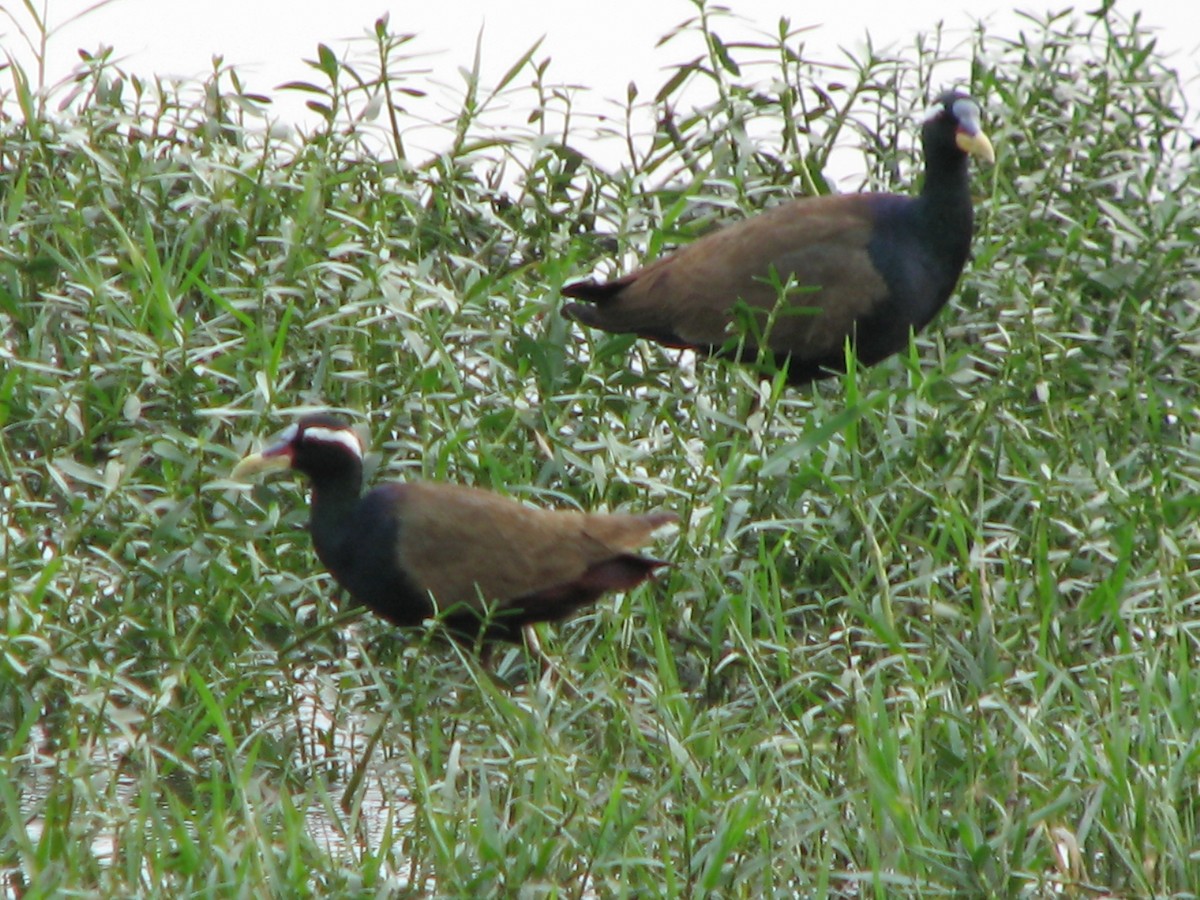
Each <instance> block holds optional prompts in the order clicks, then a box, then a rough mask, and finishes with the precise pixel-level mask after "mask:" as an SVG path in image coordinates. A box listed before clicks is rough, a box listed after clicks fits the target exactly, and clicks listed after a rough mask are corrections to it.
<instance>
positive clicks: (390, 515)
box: [233, 413, 676, 642]
mask: <svg viewBox="0 0 1200 900" xmlns="http://www.w3.org/2000/svg"><path fill="white" fill-rule="evenodd" d="M274 469H295V470H297V471H299V472H302V473H304V474H305V475H307V476H308V477H309V478H310V479H311V481H312V503H311V513H312V518H311V520H310V522H309V530H310V531H311V533H312V539H313V546H314V547H315V548H316V551H317V556H318V557H319V558H320V560H321V562H322V563H323V564H324V565H325V567H326V568H327V569H328V570H329V572H330V573H331V574H332V575H333V577H334V579H335V580H336V581H337V582H338V584H340V585H341V586H342V587H343V588H344V589H345V590H346V591H347V592H348V593H349V594H350V596H351V597H353V598H354V599H355V600H356V601H358V602H359V603H361V604H363V605H364V606H367V607H369V608H370V609H372V610H373V611H374V612H376V613H378V614H379V615H380V616H382V617H383V618H385V619H387V620H389V621H391V622H394V623H395V624H397V625H404V626H411V625H418V624H420V623H421V622H423V621H424V620H426V619H428V618H430V617H432V616H434V615H435V613H439V614H440V617H441V620H442V622H443V623H444V624H445V625H446V627H447V628H448V629H449V631H450V632H451V633H452V634H453V635H454V636H455V637H457V638H459V639H461V640H467V641H470V640H473V639H474V638H475V637H477V636H479V635H480V632H481V630H482V632H483V634H482V636H483V638H484V640H507V641H513V642H516V641H519V640H520V639H521V631H522V628H523V627H524V626H525V625H527V624H530V623H533V622H543V621H553V620H557V619H562V618H565V617H566V616H569V615H570V614H571V613H573V612H575V611H576V610H578V609H579V608H580V607H582V606H585V605H587V604H589V603H592V602H593V601H595V600H596V599H598V598H599V597H600V595H601V594H603V593H604V592H606V591H619V590H627V589H629V588H632V587H634V586H635V585H637V584H639V583H641V582H642V581H644V580H646V579H647V578H649V577H650V575H651V574H652V573H653V572H654V570H655V569H657V568H658V567H660V566H663V565H665V563H663V562H661V561H659V560H656V559H650V558H647V557H644V556H639V555H637V554H635V553H634V552H633V551H634V550H635V549H636V548H638V547H640V546H641V545H642V544H644V543H646V542H647V540H648V539H649V538H650V535H651V533H652V532H654V531H655V530H656V529H657V528H659V527H661V526H663V525H666V524H667V523H669V522H673V521H675V519H676V516H675V515H674V513H670V512H655V513H648V514H645V515H603V514H589V513H582V512H574V511H550V510H544V509H535V508H532V507H529V506H525V505H524V504H522V503H518V502H516V501H514V500H509V499H506V498H504V497H501V496H500V495H498V494H494V493H491V492H489V491H485V490H479V489H476V488H471V487H463V486H460V485H452V484H434V483H428V482H408V483H403V484H397V483H391V484H382V485H379V486H378V487H375V488H373V489H372V490H370V491H368V492H367V493H366V494H364V493H362V477H363V447H362V444H361V443H360V441H359V439H358V436H357V435H356V434H355V433H354V431H353V430H351V429H350V427H349V426H348V425H347V424H346V423H345V422H344V421H343V420H342V419H340V418H338V417H336V416H333V415H329V414H324V413H323V414H318V415H310V416H306V417H304V418H302V419H300V420H299V421H298V422H296V423H295V424H293V425H291V426H290V427H289V428H287V429H286V430H285V431H284V432H283V433H282V434H281V435H280V436H279V438H278V440H277V441H276V442H275V443H273V444H272V445H271V446H270V447H268V448H267V449H266V450H263V451H262V452H261V453H255V454H253V455H251V456H247V457H246V458H245V459H243V460H242V461H241V462H240V463H238V464H237V466H236V467H235V468H234V470H233V477H234V478H239V479H244V478H247V477H248V476H251V475H253V474H255V473H258V472H263V471H267V470H274Z"/></svg>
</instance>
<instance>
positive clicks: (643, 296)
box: [564, 195, 887, 357]
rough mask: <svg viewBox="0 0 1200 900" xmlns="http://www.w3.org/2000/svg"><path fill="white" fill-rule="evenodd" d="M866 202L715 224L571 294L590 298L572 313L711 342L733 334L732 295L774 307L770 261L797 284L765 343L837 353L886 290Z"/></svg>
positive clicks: (846, 200)
mask: <svg viewBox="0 0 1200 900" xmlns="http://www.w3.org/2000/svg"><path fill="white" fill-rule="evenodd" d="M870 202H871V200H870V198H868V197H865V196H863V195H843V196H832V197H816V198H807V199H802V200H795V201H792V202H791V203H786V204H783V205H781V206H777V207H775V208H773V209H770V210H768V211H766V212H764V213H761V214H759V215H757V216H754V217H752V218H749V219H746V220H745V221H742V222H738V223H736V224H734V225H730V226H728V227H726V228H722V229H720V230H719V231H716V232H713V233H712V234H709V235H706V236H705V237H703V238H701V239H700V240H698V241H696V242H694V243H692V244H689V245H687V246H686V247H684V248H682V249H681V250H678V251H677V252H675V253H673V254H671V255H670V256H666V257H663V258H662V259H659V260H657V261H655V262H653V263H651V264H650V265H648V266H646V267H645V268H643V269H640V270H638V271H636V272H633V273H630V274H629V275H626V276H625V277H623V278H621V279H618V280H617V281H616V282H613V283H612V284H611V285H605V286H598V287H599V290H598V291H596V292H595V293H594V294H593V295H592V296H591V297H589V296H588V292H587V291H584V292H580V293H577V294H576V295H577V296H581V297H583V298H584V299H596V300H597V301H598V306H597V307H595V308H594V309H590V310H588V313H587V315H586V316H580V318H581V320H582V321H584V322H585V323H586V324H590V325H595V326H596V327H599V328H602V329H605V330H608V331H617V332H634V333H637V334H642V335H644V336H647V337H651V338H660V339H661V337H662V336H671V337H673V338H674V342H676V343H679V344H683V345H688V346H696V347H719V346H721V345H723V344H725V343H726V342H727V341H728V340H730V338H731V337H733V332H731V330H730V326H731V323H732V322H733V321H734V317H733V314H732V310H733V308H734V306H735V305H736V304H737V302H738V301H739V300H740V301H741V302H742V303H744V304H746V305H748V306H750V307H753V308H756V309H760V310H767V311H769V310H771V309H773V308H774V307H775V306H776V302H777V299H778V294H777V291H776V289H775V288H774V287H773V285H772V284H771V282H770V272H771V268H772V267H774V269H775V272H776V273H777V275H778V278H779V281H780V283H786V282H787V280H788V279H789V278H793V279H794V280H795V282H796V284H797V286H798V287H799V290H797V291H796V293H794V294H793V295H791V297H790V298H789V307H790V311H789V310H783V311H781V312H782V313H783V314H779V313H777V314H776V318H775V321H774V323H773V324H772V326H771V331H770V335H769V340H768V345H769V347H770V348H771V349H772V350H773V351H775V352H776V353H780V354H785V353H794V354H797V355H798V356H800V357H822V356H826V355H828V354H831V353H837V352H839V351H840V349H841V345H842V342H843V340H844V339H845V337H846V336H847V335H848V334H850V333H851V330H852V328H853V325H854V322H855V321H857V320H858V319H860V318H862V317H863V316H865V315H867V314H868V313H869V312H870V311H871V310H872V309H873V308H874V307H875V306H876V305H877V304H878V303H880V302H881V301H882V300H884V299H885V298H886V297H887V286H886V284H885V283H884V281H883V278H882V277H881V276H880V274H879V273H878V272H877V271H876V270H875V268H874V266H873V265H872V264H871V259H870V256H869V255H868V252H867V245H868V243H869V241H870V239H871V229H872V217H871V213H870V209H869V205H868V204H869V203H870ZM601 292H602V293H601ZM564 293H568V294H570V293H571V291H570V289H567V290H564ZM605 295H606V296H605ZM664 342H666V343H671V342H672V341H671V340H670V339H668V340H666V341H664Z"/></svg>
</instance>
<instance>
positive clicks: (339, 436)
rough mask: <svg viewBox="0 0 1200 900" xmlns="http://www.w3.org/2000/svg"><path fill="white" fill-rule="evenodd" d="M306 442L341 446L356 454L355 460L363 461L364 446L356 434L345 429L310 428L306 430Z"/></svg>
mask: <svg viewBox="0 0 1200 900" xmlns="http://www.w3.org/2000/svg"><path fill="white" fill-rule="evenodd" d="M304 440H305V441H308V440H312V441H316V442H318V443H322V444H341V445H342V446H343V447H345V448H346V449H347V450H349V451H350V452H351V453H353V454H354V458H355V459H362V457H363V450H362V444H360V443H359V442H358V437H357V436H355V434H354V432H352V431H347V430H345V429H344V428H321V427H319V426H317V427H311V426H310V427H308V428H305V429H304Z"/></svg>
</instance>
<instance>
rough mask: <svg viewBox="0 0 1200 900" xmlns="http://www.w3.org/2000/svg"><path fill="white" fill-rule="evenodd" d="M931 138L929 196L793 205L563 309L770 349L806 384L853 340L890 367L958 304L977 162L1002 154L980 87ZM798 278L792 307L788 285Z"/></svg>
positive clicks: (944, 111) (588, 289)
mask: <svg viewBox="0 0 1200 900" xmlns="http://www.w3.org/2000/svg"><path fill="white" fill-rule="evenodd" d="M921 140H922V144H923V146H924V151H925V182H924V185H923V187H922V188H921V192H920V193H919V194H918V195H917V196H915V197H906V196H901V195H897V194H882V193H869V194H843V195H834V196H824V197H812V198H803V199H798V200H792V201H791V202H788V203H785V204H782V205H780V206H776V207H774V208H772V209H770V210H767V211H766V212H764V213H760V214H759V215H756V216H753V217H752V218H749V219H746V220H744V221H741V222H738V223H736V224H734V225H729V226H727V227H725V228H722V229H720V230H718V231H715V232H713V233H711V234H708V235H705V236H704V237H702V238H700V239H699V240H697V241H695V242H694V243H691V244H689V245H687V246H686V247H684V248H682V249H681V250H678V251H676V252H675V253H673V254H671V255H669V256H665V257H663V258H661V259H659V260H657V261H655V262H652V263H650V264H649V265H647V266H645V267H644V268H641V269H638V270H637V271H636V272H631V273H629V274H628V275H625V276H624V277H621V278H617V279H616V280H614V281H609V282H605V283H597V282H595V281H580V282H575V283H574V284H569V285H567V286H566V287H564V288H563V289H562V293H563V294H564V295H565V296H568V297H574V298H576V299H579V300H583V301H586V303H569V304H567V305H566V306H565V307H564V308H563V314H564V315H565V316H567V317H568V318H570V319H574V320H575V321H577V322H581V323H583V324H584V325H589V326H591V327H593V328H599V329H601V330H603V331H611V332H616V333H632V334H636V335H638V336H640V337H643V338H647V339H649V340H652V341H657V342H658V343H660V344H664V345H667V346H669V347H678V348H690V349H694V350H698V351H702V352H708V353H718V354H724V355H734V356H736V357H737V358H739V359H742V360H745V361H748V362H753V361H755V360H756V359H757V358H758V357H759V353H760V352H762V353H764V354H765V356H766V357H768V358H769V360H771V361H772V362H773V363H774V364H776V365H784V364H785V363H786V364H787V365H788V380H789V381H790V382H792V383H795V384H802V383H805V382H808V381H811V380H813V379H816V378H822V377H824V376H826V375H830V374H833V373H836V372H840V371H844V370H845V349H844V347H845V342H846V339H847V338H849V339H850V340H851V341H852V343H853V346H854V349H855V355H856V357H857V359H858V360H859V362H861V363H862V364H864V365H872V364H874V363H877V362H879V361H880V360H882V359H885V358H886V357H888V356H891V355H892V354H893V353H896V352H897V351H899V350H901V349H903V348H904V347H906V346H907V345H908V340H909V333H910V331H911V332H918V331H920V330H921V329H922V328H924V327H925V325H927V324H928V323H929V321H930V320H931V319H932V318H933V317H934V316H935V315H936V314H937V312H938V311H939V310H940V309H941V308H942V307H943V306H944V305H945V303H946V301H947V300H948V299H949V297H950V294H951V293H952V292H953V290H954V287H955V284H956V283H957V282H958V277H959V275H960V274H961V273H962V269H963V265H964V264H965V263H966V259H967V255H968V253H969V251H970V246H971V230H972V225H973V221H974V212H973V209H972V206H971V194H970V183H969V179H968V173H967V158H968V156H969V155H970V156H977V157H979V158H981V159H983V160H986V161H987V162H994V161H995V153H994V151H993V149H992V144H991V142H990V141H989V140H988V138H987V136H986V135H985V134H984V132H983V129H982V127H981V126H980V115H979V107H978V105H976V103H975V101H974V100H972V99H971V98H970V97H968V96H967V95H966V94H962V93H958V92H955V91H950V92H947V93H944V94H942V95H941V96H940V97H938V99H937V101H936V102H935V104H934V105H933V107H932V108H931V109H930V110H929V112H928V113H927V114H926V116H925V120H924V124H923V125H922V128H921ZM789 282H791V283H792V284H793V289H792V290H791V291H789V292H788V294H787V295H786V298H785V299H784V301H783V302H782V303H781V302H780V290H779V287H778V286H780V285H787V284H788V283H789ZM777 307H778V308H777ZM738 310H744V312H739V311H738ZM747 316H748V318H749V320H750V321H747ZM739 326H740V327H739ZM762 336H765V344H766V346H765V348H760V347H759V339H760V337H762Z"/></svg>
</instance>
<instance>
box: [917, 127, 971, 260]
mask: <svg viewBox="0 0 1200 900" xmlns="http://www.w3.org/2000/svg"><path fill="white" fill-rule="evenodd" d="M918 205H919V209H920V218H921V219H922V221H923V223H924V225H925V226H926V228H927V229H928V237H929V239H932V240H935V241H937V242H938V243H941V244H943V245H944V246H945V247H946V248H947V249H949V250H952V251H953V252H954V253H955V254H956V255H958V254H961V256H962V258H963V259H965V258H966V255H967V252H968V250H969V249H970V245H971V228H972V225H973V223H974V218H975V215H974V210H973V209H972V207H971V182H970V176H969V172H968V167H967V157H966V154H964V153H962V152H961V151H959V150H958V149H957V148H955V149H954V150H953V151H948V150H947V151H942V152H941V154H931V155H930V156H929V159H928V161H927V163H926V166H925V184H924V185H923V186H922V188H921V195H920V198H919V199H918Z"/></svg>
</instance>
